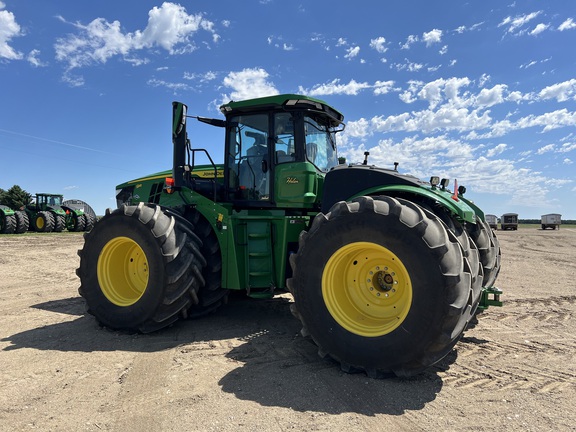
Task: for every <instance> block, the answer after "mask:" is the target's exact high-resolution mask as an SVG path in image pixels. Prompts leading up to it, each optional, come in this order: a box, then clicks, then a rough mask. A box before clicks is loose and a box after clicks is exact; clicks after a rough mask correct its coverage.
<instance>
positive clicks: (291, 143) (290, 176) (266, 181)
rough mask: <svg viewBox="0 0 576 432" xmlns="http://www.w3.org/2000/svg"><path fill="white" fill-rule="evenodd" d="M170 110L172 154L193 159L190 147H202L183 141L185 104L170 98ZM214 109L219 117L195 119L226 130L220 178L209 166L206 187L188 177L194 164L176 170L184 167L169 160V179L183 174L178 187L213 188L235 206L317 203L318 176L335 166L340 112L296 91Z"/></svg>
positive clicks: (312, 205)
mask: <svg viewBox="0 0 576 432" xmlns="http://www.w3.org/2000/svg"><path fill="white" fill-rule="evenodd" d="M174 109H175V121H174V125H175V130H174V135H175V140H174V142H175V146H176V149H175V150H176V151H175V154H180V155H181V158H184V157H185V159H186V160H188V161H193V160H194V156H190V152H197V151H204V152H206V151H205V150H203V149H194V150H192V149H190V146H189V144H188V145H186V146H184V144H183V143H184V142H187V139H186V137H185V133H186V132H185V130H186V128H185V118H186V114H185V111H186V108H185V106H184V105H183V104H180V103H178V102H175V103H174ZM220 110H221V112H222V113H223V114H224V115H225V116H226V120H225V121H224V122H223V121H222V120H216V119H204V118H198V119H199V120H200V121H203V122H205V123H209V124H213V125H216V126H224V127H225V129H226V133H225V134H226V138H225V158H224V170H223V182H219V181H218V179H217V178H218V177H219V175H218V173H219V170H218V167H216V166H215V165H214V166H213V170H212V171H213V172H214V176H212V179H210V180H209V181H210V183H211V185H210V186H208V187H206V181H204V182H202V181H201V180H200V181H199V180H198V179H195V178H194V177H195V176H194V175H193V174H194V171H195V168H196V167H194V166H188V167H185V168H184V170H183V172H181V173H179V172H178V167H180V166H185V165H184V164H182V163H181V162H182V159H180V160H179V161H177V162H176V163H175V173H174V178H175V179H177V178H178V177H181V176H183V177H184V180H183V184H182V186H184V185H186V186H188V187H191V189H194V190H196V191H198V192H200V193H202V190H205V191H206V193H207V194H206V196H209V195H208V194H211V193H212V192H213V191H214V192H215V191H216V189H218V191H219V193H216V192H215V194H216V195H217V199H216V200H217V201H220V202H231V203H233V204H234V206H235V207H239V208H249V207H258V208H267V207H270V208H272V207H274V208H278V207H281V208H317V207H318V205H319V202H320V199H321V190H322V181H323V178H324V175H325V174H326V173H327V172H328V171H329V170H330V169H331V168H333V167H335V166H336V165H338V158H337V152H336V133H338V132H340V131H342V130H343V129H344V124H343V119H344V117H343V115H342V114H340V113H339V112H337V111H336V110H334V109H333V108H331V107H329V106H328V105H326V104H324V103H323V102H321V101H318V100H316V99H313V98H308V97H304V96H296V95H281V96H271V97H265V98H260V99H253V100H251V101H249V103H247V102H230V103H228V104H225V105H222V106H221V107H220ZM178 113H180V116H178ZM178 142H180V144H178ZM178 147H180V148H181V149H180V150H179V149H178ZM183 147H186V148H187V149H188V150H187V154H186V156H184V155H183V153H184V152H183V150H182V148H183ZM187 179H188V180H187ZM176 183H178V181H176ZM176 186H178V185H177V184H176ZM203 186H204V187H203Z"/></svg>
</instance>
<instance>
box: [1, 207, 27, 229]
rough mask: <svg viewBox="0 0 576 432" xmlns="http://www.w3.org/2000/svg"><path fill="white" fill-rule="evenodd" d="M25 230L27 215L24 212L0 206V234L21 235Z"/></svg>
mask: <svg viewBox="0 0 576 432" xmlns="http://www.w3.org/2000/svg"><path fill="white" fill-rule="evenodd" d="M27 230H28V215H27V214H26V212H25V211H20V210H12V209H11V208H10V207H8V206H5V205H0V234H22V233H23V232H26V231H27Z"/></svg>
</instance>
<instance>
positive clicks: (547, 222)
mask: <svg viewBox="0 0 576 432" xmlns="http://www.w3.org/2000/svg"><path fill="white" fill-rule="evenodd" d="M541 223H542V229H543V230H545V229H548V228H552V229H553V230H555V229H556V228H558V229H560V224H561V223H562V215H561V214H558V213H550V214H545V215H542V218H541Z"/></svg>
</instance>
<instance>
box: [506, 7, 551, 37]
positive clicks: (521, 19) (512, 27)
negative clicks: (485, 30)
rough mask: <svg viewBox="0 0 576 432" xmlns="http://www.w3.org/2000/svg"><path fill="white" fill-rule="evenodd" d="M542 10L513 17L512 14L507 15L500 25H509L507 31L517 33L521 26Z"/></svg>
mask: <svg viewBox="0 0 576 432" xmlns="http://www.w3.org/2000/svg"><path fill="white" fill-rule="evenodd" d="M541 13H542V11H538V12H532V13H529V14H524V15H517V16H516V17H514V18H512V17H510V16H508V17H506V18H505V19H504V20H502V22H501V23H500V24H498V27H508V29H507V30H506V33H515V32H516V30H518V29H519V28H520V27H523V26H524V25H525V24H527V23H528V22H530V21H532V20H533V19H534V18H536V17H537V16H538V15H540V14H541Z"/></svg>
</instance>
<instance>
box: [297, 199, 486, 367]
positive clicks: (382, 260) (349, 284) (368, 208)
mask: <svg viewBox="0 0 576 432" xmlns="http://www.w3.org/2000/svg"><path fill="white" fill-rule="evenodd" d="M290 263H291V266H292V272H293V276H292V278H290V279H289V280H288V288H289V289H290V291H291V292H292V294H293V295H294V301H295V303H294V307H293V313H294V314H295V315H296V316H297V317H298V318H299V319H300V320H301V321H302V324H303V334H304V335H310V336H311V337H312V339H313V340H314V342H315V343H316V344H317V345H318V347H319V354H320V355H321V356H330V357H332V358H333V359H335V360H336V361H338V362H339V363H340V364H341V367H342V369H343V370H344V371H346V372H353V371H356V370H361V371H365V372H366V373H367V374H368V375H369V376H373V377H379V376H382V375H385V374H389V373H394V374H396V375H398V376H410V375H414V374H416V373H419V372H421V371H423V370H424V369H426V368H427V367H429V366H431V365H433V364H434V363H436V362H438V361H439V360H441V359H442V358H443V357H444V356H446V354H448V353H449V352H450V350H451V349H452V347H453V346H454V345H455V344H456V342H457V341H458V340H459V338H460V337H461V335H462V333H463V331H464V329H465V327H466V325H467V323H468V320H469V318H470V315H471V310H470V309H471V307H470V296H471V295H472V294H471V293H472V289H473V275H472V270H471V269H470V268H469V266H465V260H464V251H463V249H462V246H461V244H460V243H459V242H458V239H457V238H456V236H455V235H454V234H453V233H452V232H451V231H450V230H448V229H446V226H445V225H444V224H443V223H442V222H441V221H440V219H439V218H438V217H436V216H435V215H433V214H432V213H430V212H427V211H426V210H424V209H423V208H422V207H420V206H418V205H416V204H414V203H412V202H410V201H406V200H403V199H394V198H391V197H386V196H382V197H378V198H376V199H374V198H371V197H360V198H357V199H355V200H353V201H352V202H340V203H337V204H335V205H334V206H333V207H332V209H331V210H330V212H329V213H327V214H319V215H318V216H316V218H315V219H314V221H313V224H312V226H311V228H310V231H309V232H303V233H302V234H301V236H300V241H299V250H298V253H297V254H294V255H292V256H291V259H290ZM476 271H477V270H476Z"/></svg>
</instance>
